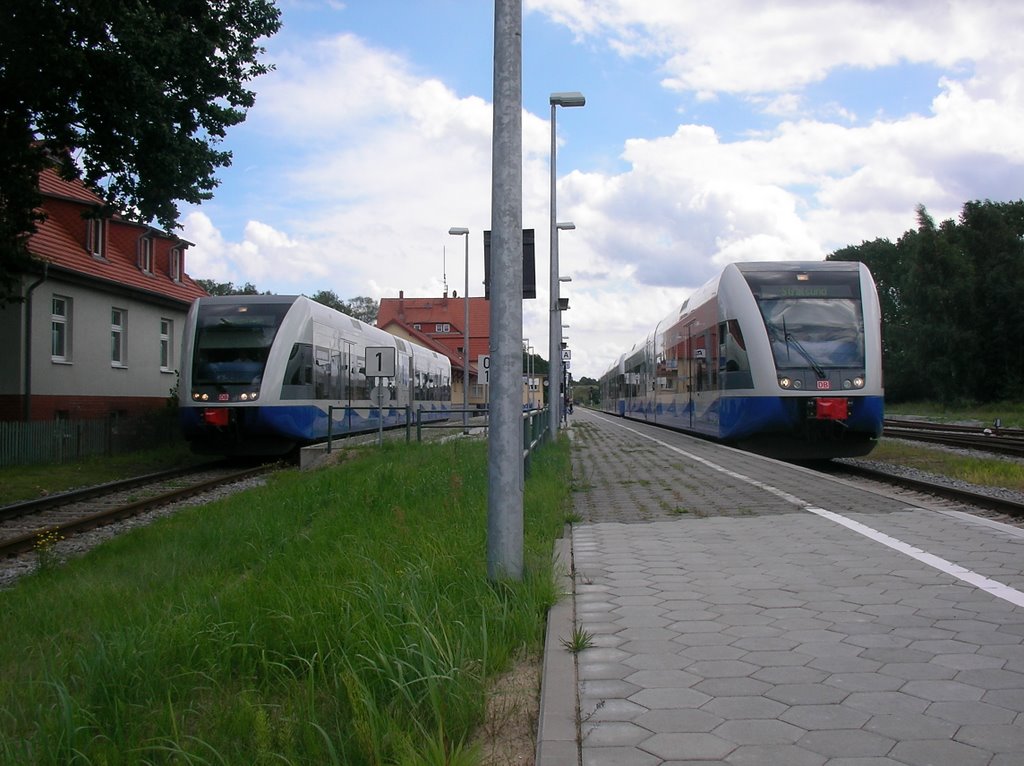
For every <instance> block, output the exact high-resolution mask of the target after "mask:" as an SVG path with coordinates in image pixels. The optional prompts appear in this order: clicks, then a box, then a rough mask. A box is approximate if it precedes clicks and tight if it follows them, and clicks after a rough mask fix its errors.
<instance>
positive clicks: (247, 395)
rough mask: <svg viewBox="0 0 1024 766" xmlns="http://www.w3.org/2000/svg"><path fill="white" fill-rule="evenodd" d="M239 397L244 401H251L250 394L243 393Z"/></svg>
mask: <svg viewBox="0 0 1024 766" xmlns="http://www.w3.org/2000/svg"><path fill="white" fill-rule="evenodd" d="M238 398H239V399H241V400H242V401H243V402H247V401H249V394H242V395H241V396H240V397H238Z"/></svg>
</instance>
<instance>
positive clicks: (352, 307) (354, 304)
mask: <svg viewBox="0 0 1024 766" xmlns="http://www.w3.org/2000/svg"><path fill="white" fill-rule="evenodd" d="M379 310H380V303H378V302H377V301H375V300H374V299H373V298H370V297H368V296H365V295H359V296H356V297H355V298H352V299H351V300H350V301H348V303H346V304H345V308H343V309H342V311H344V312H345V313H346V314H348V315H349V316H353V317H355V318H356V319H358V320H359V321H361V322H366V324H377V312H378V311H379Z"/></svg>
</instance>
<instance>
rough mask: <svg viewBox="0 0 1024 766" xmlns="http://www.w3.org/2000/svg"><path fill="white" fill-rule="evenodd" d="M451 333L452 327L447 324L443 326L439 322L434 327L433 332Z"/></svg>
mask: <svg viewBox="0 0 1024 766" xmlns="http://www.w3.org/2000/svg"><path fill="white" fill-rule="evenodd" d="M451 331H452V326H451V325H450V324H448V323H447V322H445V323H444V324H441V323H440V322H438V323H437V324H435V325H434V332H438V333H447V332H451Z"/></svg>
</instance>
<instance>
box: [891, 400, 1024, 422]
mask: <svg viewBox="0 0 1024 766" xmlns="http://www.w3.org/2000/svg"><path fill="white" fill-rule="evenodd" d="M885 414H886V416H892V417H906V416H908V415H916V416H919V417H925V418H928V419H930V420H936V421H939V422H943V423H952V422H956V421H960V420H974V421H977V422H979V423H981V424H983V425H991V424H992V423H993V422H994V421H995V419H996V418H1000V419H1001V420H1002V422H1003V426H1004V427H1006V428H1024V402H997V403H995V404H979V405H969V404H964V405H957V406H953V405H943V404H934V403H931V402H904V403H900V404H890V403H889V402H886V403H885Z"/></svg>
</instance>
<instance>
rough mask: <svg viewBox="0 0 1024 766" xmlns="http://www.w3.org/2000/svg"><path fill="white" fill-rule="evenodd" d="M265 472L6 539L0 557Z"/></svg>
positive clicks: (181, 489) (223, 478) (214, 481)
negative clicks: (41, 537) (48, 537)
mask: <svg viewBox="0 0 1024 766" xmlns="http://www.w3.org/2000/svg"><path fill="white" fill-rule="evenodd" d="M268 470H271V467H270V466H267V465H262V466H258V467H256V468H247V469H245V470H242V471H235V472H234V473H231V474H227V475H225V476H219V477H215V478H213V479H207V480H206V481H202V482H197V483H196V484H191V485H189V486H187V487H179V488H177V489H173V490H171V491H169V492H164V493H162V494H159V495H154V496H153V497H148V498H144V499H142V500H136V501H134V502H131V503H127V504H125V505H121V506H117V507H115V508H108V509H106V510H103V511H97V512H94V513H87V514H83V515H81V516H78V517H77V518H74V519H71V520H70V521H67V522H64V523H59V524H48V525H45V526H42V527H40V528H38V529H35V530H33V531H31V532H27V533H24V534H21V535H17V536H15V537H9V538H7V539H6V540H0V556H12V555H16V554H18V553H25V552H27V551H31V550H32V549H33V548H35V546H36V545H37V543H38V540H39V535H40V534H43V533H46V532H52V533H54V534H55V535H72V534H76V533H79V532H84V531H87V530H90V529H95V528H96V527H100V526H103V525H104V524H110V523H112V522H115V521H120V520H121V519H126V518H129V517H131V516H137V515H138V514H140V513H142V512H144V511H147V510H150V509H152V508H157V507H159V506H162V505H167V504H168V503H172V502H176V501H178V500H184V499H185V498H188V497H192V496H193V495H198V494H200V493H201V492H205V491H207V490H210V489H214V488H216V487H219V486H221V485H223V484H230V483H233V482H236V481H241V480H242V479H246V478H249V477H251V476H257V475H259V474H261V473H265V472H266V471H268ZM164 478H166V477H164ZM115 483H116V482H115ZM102 486H108V485H102ZM136 486H137V485H136ZM119 489H123V487H119ZM98 495H99V493H94V494H93V495H92V496H91V497H96V496H98ZM80 499H81V498H80ZM86 499H89V498H86Z"/></svg>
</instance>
